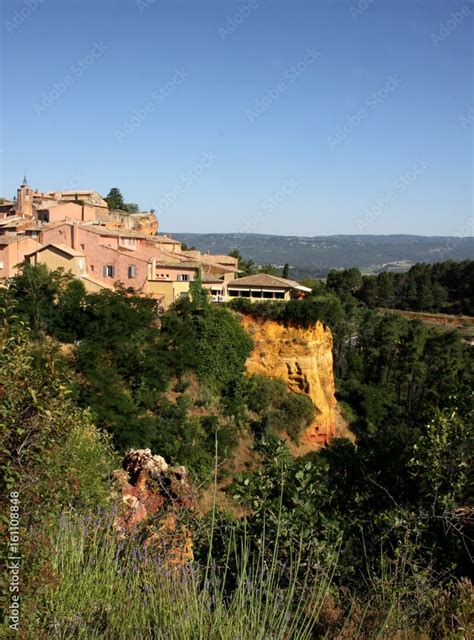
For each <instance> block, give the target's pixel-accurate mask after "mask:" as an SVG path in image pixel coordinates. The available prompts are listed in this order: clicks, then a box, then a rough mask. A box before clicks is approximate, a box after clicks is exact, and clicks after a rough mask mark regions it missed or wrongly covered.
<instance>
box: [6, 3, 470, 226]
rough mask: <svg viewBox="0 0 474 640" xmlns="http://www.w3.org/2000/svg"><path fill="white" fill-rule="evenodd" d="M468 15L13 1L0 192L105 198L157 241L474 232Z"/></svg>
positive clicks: (423, 8) (395, 6)
mask: <svg viewBox="0 0 474 640" xmlns="http://www.w3.org/2000/svg"><path fill="white" fill-rule="evenodd" d="M35 5H37V6H36V8H35ZM453 14H454V16H453ZM473 15H474V4H472V3H471V4H469V2H468V1H465V2H463V1H460V2H457V1H451V0H444V1H437V0H424V1H421V2H417V1H411V0H347V1H346V0H344V1H342V0H341V1H338V0H313V1H311V2H303V1H298V0H287V1H284V0H279V1H276V0H274V1H270V0H257V1H256V2H255V0H242V2H230V1H228V0H225V1H224V0H214V1H210V2H204V1H200V0H193V1H187V2H186V1H183V0H168V1H163V0H120V1H116V0H95V1H94V2H88V1H84V0H81V1H77V2H75V1H73V0H61V2H58V1H53V0H42V1H41V0H24V1H21V2H16V1H15V2H14V1H10V0H6V1H4V2H2V17H1V21H2V36H1V41H2V45H1V46H2V77H1V82H2V98H3V100H2V102H3V111H2V144H1V148H2V153H1V155H0V157H1V159H2V170H1V185H0V193H1V194H3V195H6V196H9V197H11V195H12V194H13V193H14V191H15V189H16V187H17V185H18V184H19V182H20V181H21V179H22V177H23V172H24V171H26V173H27V176H28V180H29V182H30V184H31V185H32V186H33V187H35V188H38V189H40V190H52V189H63V188H66V187H69V188H71V189H81V188H94V189H97V190H98V191H99V192H100V193H102V194H104V195H105V194H106V193H107V192H108V190H109V188H110V187H112V186H118V187H120V189H121V190H122V193H123V195H124V197H125V199H126V200H127V201H129V202H137V203H139V204H140V206H141V207H142V208H143V209H148V208H151V207H154V208H155V209H156V210H157V214H158V217H159V219H160V228H161V229H162V230H164V231H175V232H178V231H180V232H184V231H188V232H213V231H214V232H218V231H220V232H238V231H253V232H255V233H275V234H299V235H325V234H337V233H344V234H346V233H347V234H351V233H359V232H360V233H373V234H376V233H416V234H423V235H472V233H473V228H474V226H473V216H474V214H473V190H472V179H473V155H472V154H473V137H472V136H473V121H474V107H473V103H474V101H473V91H472V87H473V82H472V81H473V76H472V70H473V58H472V54H473V45H472V42H473Z"/></svg>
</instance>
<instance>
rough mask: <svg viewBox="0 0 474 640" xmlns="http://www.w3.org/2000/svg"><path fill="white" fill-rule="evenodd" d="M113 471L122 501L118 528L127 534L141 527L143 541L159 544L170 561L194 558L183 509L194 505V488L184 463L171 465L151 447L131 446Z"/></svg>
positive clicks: (119, 497) (177, 562) (177, 561)
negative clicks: (117, 468) (175, 465)
mask: <svg viewBox="0 0 474 640" xmlns="http://www.w3.org/2000/svg"><path fill="white" fill-rule="evenodd" d="M122 467H123V469H122V470H119V471H115V472H114V474H113V475H114V480H115V486H116V491H115V497H116V498H118V499H119V500H120V501H121V503H122V509H121V510H120V513H119V515H118V516H117V518H116V521H115V524H116V527H117V529H118V530H119V531H120V532H121V533H123V534H124V535H127V534H128V533H130V532H131V531H132V530H134V529H136V528H137V527H139V526H140V527H142V528H143V532H144V538H145V544H146V545H151V544H153V545H155V546H160V547H162V549H163V550H164V552H165V555H166V558H167V560H168V561H169V562H170V563H171V564H183V563H184V562H186V561H187V560H192V558H193V546H192V537H191V533H190V531H189V529H188V527H187V526H186V525H185V524H184V523H183V522H182V517H181V515H180V514H181V513H182V509H193V508H194V506H195V501H196V500H195V498H196V496H195V491H194V488H193V486H192V483H191V482H190V480H189V477H188V474H187V471H186V468H185V467H172V466H170V465H168V464H167V463H166V461H165V459H164V458H162V457H161V456H157V455H153V454H152V453H151V451H150V449H137V450H136V449H132V450H131V451H130V452H129V453H128V454H127V455H126V456H125V458H124V460H123V464H122Z"/></svg>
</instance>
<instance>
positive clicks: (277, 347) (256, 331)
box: [241, 316, 336, 449]
mask: <svg viewBox="0 0 474 640" xmlns="http://www.w3.org/2000/svg"><path fill="white" fill-rule="evenodd" d="M241 321H242V324H243V326H244V328H245V329H246V330H247V331H248V332H249V333H250V335H251V336H252V339H253V341H254V345H255V347H254V350H253V352H252V353H251V355H250V357H249V358H248V360H247V363H246V367H247V371H248V372H249V373H257V374H262V375H266V376H269V377H271V378H280V379H281V380H284V381H285V382H286V384H287V385H288V388H289V389H290V391H293V392H295V393H301V394H305V395H307V396H309V397H310V398H311V400H312V402H313V404H314V406H315V407H316V420H315V422H314V423H313V424H312V425H311V426H310V427H309V428H308V429H306V431H305V432H304V434H303V436H302V442H304V443H305V444H310V445H313V446H314V448H315V449H316V448H318V447H319V446H321V445H323V444H326V443H327V442H328V441H329V440H330V439H331V438H332V437H334V435H335V434H336V411H335V409H336V398H335V395H334V394H335V386H334V372H333V359H332V345H333V340H332V333H331V330H330V329H329V328H328V327H326V326H324V325H323V324H322V323H321V322H317V323H316V324H315V325H313V326H312V327H309V328H302V327H291V326H284V325H282V324H280V323H278V322H275V321H273V320H261V319H255V318H252V317H250V316H243V317H242V320H241Z"/></svg>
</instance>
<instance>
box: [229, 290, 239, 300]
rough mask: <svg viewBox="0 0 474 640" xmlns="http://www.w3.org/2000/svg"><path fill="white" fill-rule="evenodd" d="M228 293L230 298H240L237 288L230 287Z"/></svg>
mask: <svg viewBox="0 0 474 640" xmlns="http://www.w3.org/2000/svg"><path fill="white" fill-rule="evenodd" d="M228 294H229V297H230V298H238V297H239V291H238V290H237V289H229V291H228Z"/></svg>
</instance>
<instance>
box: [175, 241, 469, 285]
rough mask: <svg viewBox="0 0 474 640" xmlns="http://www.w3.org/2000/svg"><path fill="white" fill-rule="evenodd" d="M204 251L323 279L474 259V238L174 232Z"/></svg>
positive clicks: (300, 275)
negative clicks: (333, 273) (332, 273)
mask: <svg viewBox="0 0 474 640" xmlns="http://www.w3.org/2000/svg"><path fill="white" fill-rule="evenodd" d="M172 235H173V237H174V238H176V239H177V240H179V241H180V242H185V243H186V244H187V245H188V246H195V247H196V248H197V249H200V250H201V251H206V250H209V251H211V253H218V254H227V253H229V252H230V251H232V250H233V249H238V250H239V251H240V253H241V254H242V256H243V257H244V258H245V259H246V260H254V261H255V262H256V263H257V264H267V263H271V264H275V265H278V266H279V265H284V264H285V263H286V262H288V263H289V264H290V267H291V274H292V276H293V277H304V276H310V275H312V276H325V275H326V274H327V272H328V271H329V270H330V269H332V268H336V269H341V268H347V267H358V268H359V269H361V270H362V271H363V272H366V273H378V272H380V271H382V270H400V271H403V270H406V269H408V268H409V267H410V266H411V265H412V264H414V263H416V262H427V263H433V262H441V261H444V260H455V261H461V260H473V259H474V237H465V238H460V237H458V236H417V235H409V234H406V235H405V234H395V235H333V236H308V237H306V236H277V235H266V234H255V233H174V234H172Z"/></svg>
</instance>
